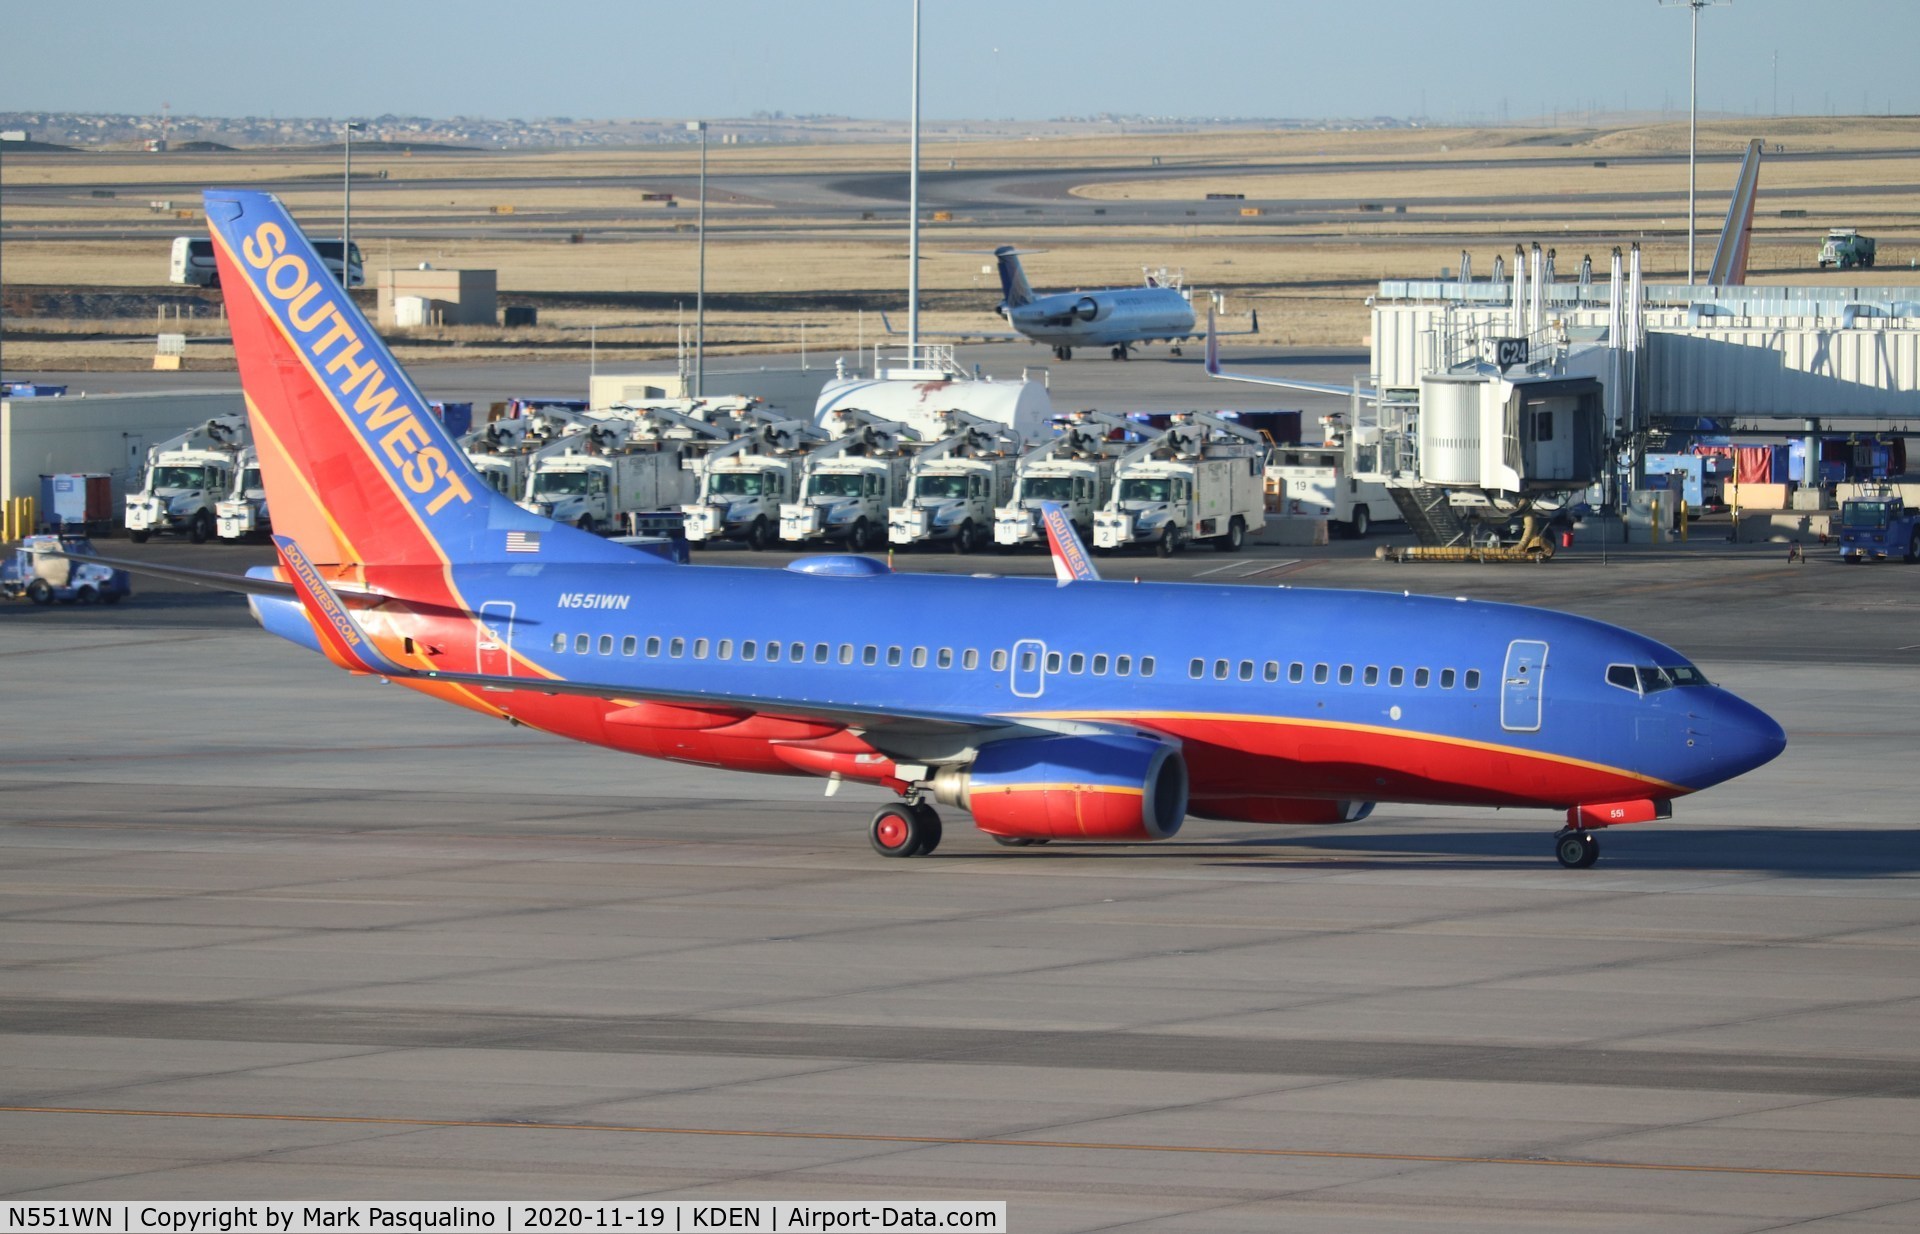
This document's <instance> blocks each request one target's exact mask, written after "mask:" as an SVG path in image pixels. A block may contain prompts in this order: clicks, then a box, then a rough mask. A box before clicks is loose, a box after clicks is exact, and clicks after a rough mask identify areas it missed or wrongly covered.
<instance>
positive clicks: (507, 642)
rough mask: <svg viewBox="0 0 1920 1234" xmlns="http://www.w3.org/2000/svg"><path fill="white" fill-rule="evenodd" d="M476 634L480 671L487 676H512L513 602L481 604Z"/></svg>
mask: <svg viewBox="0 0 1920 1234" xmlns="http://www.w3.org/2000/svg"><path fill="white" fill-rule="evenodd" d="M476 635H477V643H476V648H475V650H476V652H477V654H476V656H475V658H476V659H477V660H478V661H479V663H480V672H482V673H484V674H486V675H487V676H490V677H511V676H513V605H512V604H511V603H510V602H508V601H506V600H489V601H487V602H486V603H485V604H482V605H481V606H480V624H479V626H478V628H477V630H476Z"/></svg>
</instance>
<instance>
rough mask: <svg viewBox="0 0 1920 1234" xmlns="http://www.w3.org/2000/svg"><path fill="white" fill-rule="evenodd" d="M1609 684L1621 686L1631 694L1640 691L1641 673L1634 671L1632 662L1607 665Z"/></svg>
mask: <svg viewBox="0 0 1920 1234" xmlns="http://www.w3.org/2000/svg"><path fill="white" fill-rule="evenodd" d="M1607 684H1608V685H1610V686H1619V687H1620V688H1621V689H1622V690H1625V691H1627V692H1628V693H1629V694H1638V693H1640V674H1638V673H1636V672H1634V670H1633V665H1631V664H1609V665H1607Z"/></svg>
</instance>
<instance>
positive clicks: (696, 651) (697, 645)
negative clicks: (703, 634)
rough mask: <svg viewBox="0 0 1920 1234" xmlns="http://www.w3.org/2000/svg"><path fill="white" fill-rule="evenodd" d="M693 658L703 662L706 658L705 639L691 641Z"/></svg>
mask: <svg viewBox="0 0 1920 1234" xmlns="http://www.w3.org/2000/svg"><path fill="white" fill-rule="evenodd" d="M693 658H694V659H696V660H704V659H706V658H707V640H706V639H704V638H696V639H694V640H693Z"/></svg>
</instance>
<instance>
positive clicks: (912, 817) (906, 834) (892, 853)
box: [867, 801, 940, 857]
mask: <svg viewBox="0 0 1920 1234" xmlns="http://www.w3.org/2000/svg"><path fill="white" fill-rule="evenodd" d="M867 840H868V842H870V843H871V844H872V845H873V851H874V852H876V853H879V854H880V855H881V856H882V857H925V856H927V855H928V854H929V853H931V852H933V850H934V849H936V848H939V847H940V816H939V815H938V814H936V813H935V812H934V809H933V807H932V806H930V805H928V804H926V803H925V802H923V801H897V802H894V803H893V804H892V805H884V806H881V807H880V809H879V810H877V811H875V813H874V816H873V822H872V823H871V824H870V825H869V826H868V827H867Z"/></svg>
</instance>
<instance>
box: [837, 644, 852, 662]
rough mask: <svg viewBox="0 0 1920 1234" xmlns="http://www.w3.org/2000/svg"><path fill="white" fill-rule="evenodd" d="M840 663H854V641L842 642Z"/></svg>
mask: <svg viewBox="0 0 1920 1234" xmlns="http://www.w3.org/2000/svg"><path fill="white" fill-rule="evenodd" d="M840 663H842V664H852V663H853V644H852V643H842V644H840Z"/></svg>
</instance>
